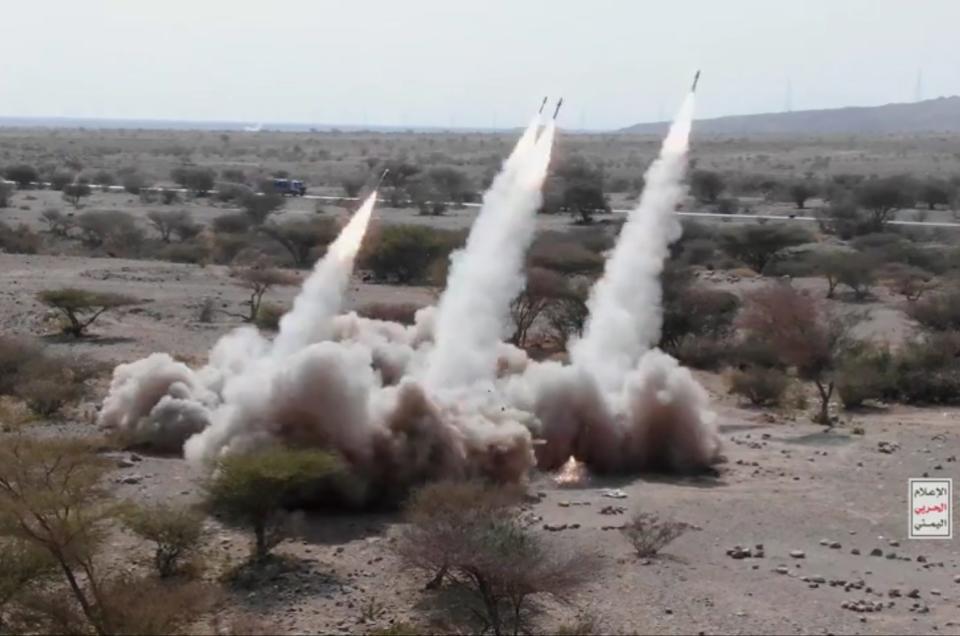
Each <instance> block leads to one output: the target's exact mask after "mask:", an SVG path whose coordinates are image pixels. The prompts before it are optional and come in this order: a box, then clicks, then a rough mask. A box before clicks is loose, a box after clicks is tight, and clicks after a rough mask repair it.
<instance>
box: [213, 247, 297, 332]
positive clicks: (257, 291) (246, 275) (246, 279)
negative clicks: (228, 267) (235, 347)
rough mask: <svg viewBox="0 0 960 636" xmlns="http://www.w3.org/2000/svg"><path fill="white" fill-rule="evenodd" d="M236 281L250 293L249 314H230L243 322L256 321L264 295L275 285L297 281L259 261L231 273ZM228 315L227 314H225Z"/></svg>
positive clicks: (289, 275) (294, 283) (288, 273)
mask: <svg viewBox="0 0 960 636" xmlns="http://www.w3.org/2000/svg"><path fill="white" fill-rule="evenodd" d="M231 275H232V276H234V277H235V278H236V279H237V281H236V282H237V284H238V285H240V286H241V287H245V288H247V289H248V290H249V291H250V300H249V301H247V304H248V305H250V312H249V313H248V314H246V315H240V314H230V315H233V316H238V317H240V318H242V319H243V320H244V321H245V322H253V321H255V320H256V319H257V313H258V312H259V311H260V305H261V304H262V302H263V297H264V295H265V294H266V293H267V292H268V291H270V289H271V288H272V287H275V286H277V285H296V284H297V283H298V282H300V281H299V279H298V278H297V277H296V275H294V274H292V273H290V272H286V271H284V270H282V269H277V268H275V267H269V266H268V265H267V264H266V263H265V262H264V261H259V262H257V263H255V264H254V265H252V266H250V267H237V268H234V269H233V271H232V272H231ZM227 313H229V312H227Z"/></svg>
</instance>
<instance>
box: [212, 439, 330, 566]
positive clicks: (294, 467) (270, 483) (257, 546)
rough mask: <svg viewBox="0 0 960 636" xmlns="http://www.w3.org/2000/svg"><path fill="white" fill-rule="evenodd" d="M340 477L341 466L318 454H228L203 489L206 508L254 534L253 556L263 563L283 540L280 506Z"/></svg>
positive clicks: (278, 450) (270, 451)
mask: <svg viewBox="0 0 960 636" xmlns="http://www.w3.org/2000/svg"><path fill="white" fill-rule="evenodd" d="M343 474H344V465H343V462H342V461H340V460H339V459H337V458H336V457H335V456H333V455H331V454H330V453H327V452H324V451H319V450H288V449H284V448H272V449H268V450H263V451H259V452H256V453H253V454H250V455H229V456H226V457H223V458H222V459H220V460H219V461H218V462H217V470H216V472H215V473H214V476H213V477H212V478H211V479H210V480H208V481H207V482H206V483H205V484H204V489H205V490H206V503H207V506H208V507H209V508H210V509H212V510H213V511H215V512H218V513H221V514H223V515H224V516H225V517H226V518H227V519H228V520H230V521H233V522H236V523H240V524H243V525H246V526H249V527H250V529H251V530H253V534H254V544H253V553H252V555H251V556H252V557H253V559H254V560H255V561H263V560H264V559H265V558H266V557H267V556H268V555H269V554H270V550H271V549H272V548H273V547H274V546H276V545H277V544H278V543H279V542H280V541H282V540H283V538H284V523H283V522H284V514H283V513H284V506H288V505H293V504H296V503H297V502H296V498H297V497H298V496H300V495H301V494H302V493H303V492H305V490H306V489H307V488H309V487H311V486H313V487H316V486H317V485H318V484H321V483H329V482H330V481H331V480H336V479H339V478H340V477H341V476H342V475H343Z"/></svg>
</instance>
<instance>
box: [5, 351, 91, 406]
mask: <svg viewBox="0 0 960 636" xmlns="http://www.w3.org/2000/svg"><path fill="white" fill-rule="evenodd" d="M102 370H103V367H102V365H101V364H99V363H96V362H92V361H87V360H83V359H73V358H67V357H54V356H49V355H47V354H46V353H45V351H44V350H43V348H42V347H40V346H39V345H37V344H35V343H33V342H31V341H30V340H24V339H15V338H9V337H0V395H11V396H15V397H17V398H19V399H21V400H23V401H24V403H26V404H27V406H29V407H30V410H31V411H33V412H34V413H35V414H37V415H40V416H43V417H50V416H52V415H56V414H57V413H58V412H59V411H60V410H61V409H62V408H63V407H64V406H65V405H67V404H70V403H72V402H74V401H76V400H79V399H80V398H81V397H83V395H84V393H85V386H84V383H85V382H86V381H87V380H89V379H90V378H92V377H95V376H96V375H98V374H99V373H100V372H101V371H102Z"/></svg>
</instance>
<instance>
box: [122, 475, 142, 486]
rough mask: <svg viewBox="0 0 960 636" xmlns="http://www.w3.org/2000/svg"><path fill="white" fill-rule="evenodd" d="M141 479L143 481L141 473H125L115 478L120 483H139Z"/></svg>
mask: <svg viewBox="0 0 960 636" xmlns="http://www.w3.org/2000/svg"><path fill="white" fill-rule="evenodd" d="M141 481H143V476H141V475H127V476H126V477H121V478H120V479H118V480H117V482H118V483H121V484H139V483H140V482H141Z"/></svg>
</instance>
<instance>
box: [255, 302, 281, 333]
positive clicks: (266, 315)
mask: <svg viewBox="0 0 960 636" xmlns="http://www.w3.org/2000/svg"><path fill="white" fill-rule="evenodd" d="M289 309H290V308H289V307H287V306H285V305H278V304H277V303H262V304H261V305H260V307H258V308H257V317H256V318H255V319H254V321H253V324H255V325H256V326H257V328H258V329H263V330H265V331H277V330H278V329H280V319H281V318H283V315H284V314H286V313H287V311H289Z"/></svg>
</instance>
